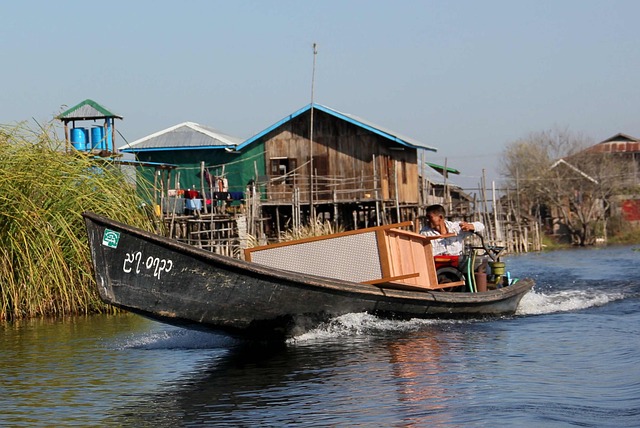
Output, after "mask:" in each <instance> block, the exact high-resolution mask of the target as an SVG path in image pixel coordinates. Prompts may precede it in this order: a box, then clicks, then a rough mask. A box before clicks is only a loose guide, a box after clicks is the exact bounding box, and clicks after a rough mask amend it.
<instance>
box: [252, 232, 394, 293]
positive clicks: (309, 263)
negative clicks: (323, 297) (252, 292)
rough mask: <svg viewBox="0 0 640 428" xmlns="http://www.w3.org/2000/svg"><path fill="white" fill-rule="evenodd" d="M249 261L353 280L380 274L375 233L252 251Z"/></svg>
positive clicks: (368, 278)
mask: <svg viewBox="0 0 640 428" xmlns="http://www.w3.org/2000/svg"><path fill="white" fill-rule="evenodd" d="M251 261H252V262H255V263H260V264H263V265H267V266H271V267H274V268H279V269H286V270H291V271H294V272H300V273H307V274H311V275H319V276H324V277H329V278H335V279H342V280H345V281H353V282H363V281H370V280H374V279H378V278H381V277H382V272H381V268H380V256H379V255H378V245H377V239H376V233H375V232H366V233H361V234H357V235H347V236H341V237H338V238H332V239H324V240H320V241H311V242H304V243H301V244H295V245H288V246H284V247H275V248H268V249H265V250H259V251H254V252H252V253H251Z"/></svg>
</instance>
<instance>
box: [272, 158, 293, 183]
mask: <svg viewBox="0 0 640 428" xmlns="http://www.w3.org/2000/svg"><path fill="white" fill-rule="evenodd" d="M297 166H298V163H297V161H296V160H295V159H292V158H285V157H277V158H271V177H272V178H277V177H284V178H285V183H287V184H292V183H293V174H294V173H295V169H296V168H297Z"/></svg>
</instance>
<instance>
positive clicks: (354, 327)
mask: <svg viewBox="0 0 640 428" xmlns="http://www.w3.org/2000/svg"><path fill="white" fill-rule="evenodd" d="M456 322H459V321H455V320H437V319H418V318H414V319H411V320H406V321H404V320H388V319H382V318H378V317H376V316H374V315H371V314H368V313H366V312H360V313H351V314H345V315H341V316H339V317H335V318H333V319H331V320H330V321H328V322H326V323H324V324H322V325H320V326H318V327H317V328H315V329H313V330H309V331H307V332H305V333H303V334H301V335H299V336H296V337H294V338H292V339H289V340H288V341H287V343H289V344H292V343H299V342H311V341H315V340H325V339H334V338H339V337H344V336H362V335H370V334H375V333H380V332H390V331H391V332H392V331H415V330H418V329H420V328H421V327H424V326H425V325H433V324H444V323H449V324H450V323H456Z"/></svg>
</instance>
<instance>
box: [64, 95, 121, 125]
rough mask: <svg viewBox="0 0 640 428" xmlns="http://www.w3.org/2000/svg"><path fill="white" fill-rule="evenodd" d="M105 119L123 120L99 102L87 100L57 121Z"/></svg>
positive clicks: (66, 112) (69, 110) (65, 112)
mask: <svg viewBox="0 0 640 428" xmlns="http://www.w3.org/2000/svg"><path fill="white" fill-rule="evenodd" d="M105 118H117V119H122V116H120V115H117V114H115V113H113V112H111V111H110V110H108V109H107V108H105V107H104V106H101V105H100V104H98V103H97V102H95V101H93V100H90V99H86V100H84V101H82V102H81V103H78V104H76V105H75V106H73V107H71V108H70V109H68V110H66V111H64V112H62V113H60V114H59V115H58V116H57V117H56V119H59V120H62V121H65V122H67V121H70V120H90V119H105Z"/></svg>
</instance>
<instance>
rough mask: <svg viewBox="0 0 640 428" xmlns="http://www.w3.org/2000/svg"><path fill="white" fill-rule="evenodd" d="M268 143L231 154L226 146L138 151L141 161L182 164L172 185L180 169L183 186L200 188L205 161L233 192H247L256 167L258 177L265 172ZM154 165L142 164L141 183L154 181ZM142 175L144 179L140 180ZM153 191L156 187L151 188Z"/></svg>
mask: <svg viewBox="0 0 640 428" xmlns="http://www.w3.org/2000/svg"><path fill="white" fill-rule="evenodd" d="M263 152H264V144H263V143H262V142H257V143H256V144H252V145H251V146H249V147H246V148H245V149H244V150H243V151H242V152H241V153H230V152H228V151H226V150H224V149H209V150H172V151H169V150H162V151H145V152H140V153H137V154H136V159H137V160H138V161H140V162H156V163H168V164H172V165H178V168H176V169H175V170H174V172H173V173H172V184H171V188H173V187H174V186H173V183H174V182H175V181H174V180H175V177H176V173H177V172H180V188H181V189H189V188H191V187H193V186H194V185H195V187H196V189H197V190H199V189H200V162H202V161H204V163H205V167H206V168H207V169H208V170H209V172H210V173H211V174H212V175H214V176H217V175H220V174H222V165H224V175H225V176H226V177H227V181H228V183H229V192H244V191H245V189H246V187H247V183H248V182H249V181H250V180H252V179H255V178H256V177H255V175H256V168H257V172H258V177H260V176H264V175H265V162H264V153H263ZM154 171H155V168H153V167H138V168H137V169H136V173H137V175H138V178H139V179H138V183H139V184H140V183H144V181H145V180H146V181H147V182H148V183H152V184H153V174H154ZM140 178H142V180H141V179H140ZM151 190H152V189H151Z"/></svg>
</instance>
